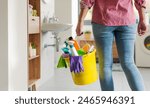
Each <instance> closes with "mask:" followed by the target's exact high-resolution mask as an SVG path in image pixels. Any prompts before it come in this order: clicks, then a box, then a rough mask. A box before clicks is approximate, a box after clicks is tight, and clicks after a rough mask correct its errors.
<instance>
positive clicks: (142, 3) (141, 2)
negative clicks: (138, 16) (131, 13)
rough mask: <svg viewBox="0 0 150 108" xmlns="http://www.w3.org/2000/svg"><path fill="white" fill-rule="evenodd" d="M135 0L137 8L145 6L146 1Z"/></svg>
mask: <svg viewBox="0 0 150 108" xmlns="http://www.w3.org/2000/svg"><path fill="white" fill-rule="evenodd" d="M134 1H135V6H136V8H137V9H139V8H141V7H143V8H146V1H145V0H134Z"/></svg>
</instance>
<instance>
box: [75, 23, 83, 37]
mask: <svg viewBox="0 0 150 108" xmlns="http://www.w3.org/2000/svg"><path fill="white" fill-rule="evenodd" d="M83 25H84V21H79V22H78V24H77V27H76V34H77V36H81V35H82V34H83V31H82V30H83Z"/></svg>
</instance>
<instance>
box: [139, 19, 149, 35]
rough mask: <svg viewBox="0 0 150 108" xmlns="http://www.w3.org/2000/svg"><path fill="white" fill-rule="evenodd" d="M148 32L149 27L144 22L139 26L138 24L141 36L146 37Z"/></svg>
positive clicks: (140, 22)
mask: <svg viewBox="0 0 150 108" xmlns="http://www.w3.org/2000/svg"><path fill="white" fill-rule="evenodd" d="M146 31H147V26H146V24H145V22H144V21H139V24H138V34H139V35H140V36H142V35H144V34H145V33H146Z"/></svg>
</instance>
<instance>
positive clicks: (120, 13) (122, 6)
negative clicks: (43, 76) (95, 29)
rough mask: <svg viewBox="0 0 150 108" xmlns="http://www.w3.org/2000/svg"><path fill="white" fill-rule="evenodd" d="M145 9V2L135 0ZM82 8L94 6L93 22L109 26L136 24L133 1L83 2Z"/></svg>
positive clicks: (106, 0) (105, 0)
mask: <svg viewBox="0 0 150 108" xmlns="http://www.w3.org/2000/svg"><path fill="white" fill-rule="evenodd" d="M134 1H135V4H136V5H138V7H136V8H137V9H138V8H140V7H145V0H134ZM80 4H81V8H91V7H92V6H93V15H92V22H95V23H98V24H103V25H107V26H120V25H129V24H134V23H135V15H134V10H133V3H132V0H81V3H80Z"/></svg>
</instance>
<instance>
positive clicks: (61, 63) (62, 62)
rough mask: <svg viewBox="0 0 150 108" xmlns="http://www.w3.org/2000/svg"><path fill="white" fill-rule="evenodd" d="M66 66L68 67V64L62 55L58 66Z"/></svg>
mask: <svg viewBox="0 0 150 108" xmlns="http://www.w3.org/2000/svg"><path fill="white" fill-rule="evenodd" d="M64 67H65V68H67V64H66V62H65V59H64V58H63V56H60V58H59V61H58V64H57V68H64Z"/></svg>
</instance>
